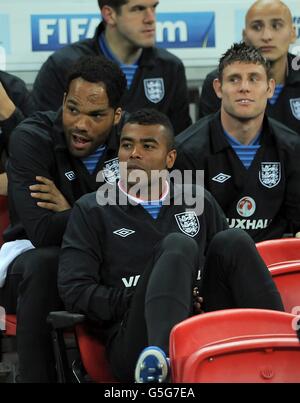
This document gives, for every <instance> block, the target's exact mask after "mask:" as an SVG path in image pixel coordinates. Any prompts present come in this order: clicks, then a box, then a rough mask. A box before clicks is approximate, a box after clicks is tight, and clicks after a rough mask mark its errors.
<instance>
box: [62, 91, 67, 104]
mask: <svg viewBox="0 0 300 403" xmlns="http://www.w3.org/2000/svg"><path fill="white" fill-rule="evenodd" d="M66 99H67V93H66V92H64V98H63V103H62V104H63V106H64V104H65V103H66Z"/></svg>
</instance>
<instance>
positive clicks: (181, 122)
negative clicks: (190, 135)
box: [168, 62, 192, 134]
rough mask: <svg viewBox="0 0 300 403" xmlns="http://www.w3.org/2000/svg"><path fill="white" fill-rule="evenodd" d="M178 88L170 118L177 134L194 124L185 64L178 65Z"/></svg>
mask: <svg viewBox="0 0 300 403" xmlns="http://www.w3.org/2000/svg"><path fill="white" fill-rule="evenodd" d="M174 86H175V87H176V90H175V93H174V98H173V99H172V103H171V107H170V110H169V113H168V117H169V119H170V120H171V122H172V125H173V128H174V132H175V134H179V133H181V132H182V131H183V130H185V129H186V128H187V127H189V126H190V125H191V124H192V119H191V117H190V112H189V98H188V87H187V80H186V76H185V69H184V66H183V64H182V63H181V62H180V63H179V64H178V71H177V75H176V82H175V83H174Z"/></svg>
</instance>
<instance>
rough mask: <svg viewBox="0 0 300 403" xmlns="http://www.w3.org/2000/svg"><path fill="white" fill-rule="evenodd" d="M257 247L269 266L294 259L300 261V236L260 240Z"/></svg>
mask: <svg viewBox="0 0 300 403" xmlns="http://www.w3.org/2000/svg"><path fill="white" fill-rule="evenodd" d="M256 247H257V250H258V252H259V254H260V256H261V257H262V258H263V260H264V262H265V263H266V265H267V266H270V265H273V264H277V263H282V262H288V261H292V260H299V261H300V239H298V238H282V239H272V240H270V241H263V242H258V243H257V244H256Z"/></svg>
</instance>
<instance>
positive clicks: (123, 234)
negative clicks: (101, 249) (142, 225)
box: [113, 228, 135, 238]
mask: <svg viewBox="0 0 300 403" xmlns="http://www.w3.org/2000/svg"><path fill="white" fill-rule="evenodd" d="M113 233H114V234H116V235H119V236H121V237H122V238H126V237H127V236H129V235H132V234H134V233H135V231H132V230H131V229H127V228H120V229H118V230H116V231H114V232H113Z"/></svg>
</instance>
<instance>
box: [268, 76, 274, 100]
mask: <svg viewBox="0 0 300 403" xmlns="http://www.w3.org/2000/svg"><path fill="white" fill-rule="evenodd" d="M275 86H276V82H275V80H274V78H271V79H270V80H269V82H268V99H270V98H272V96H273V95H274V91H275Z"/></svg>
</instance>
